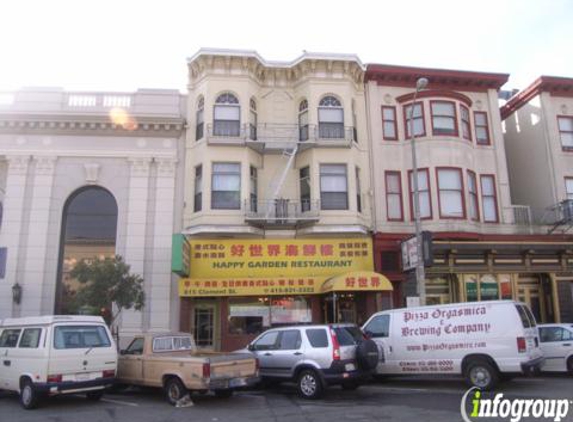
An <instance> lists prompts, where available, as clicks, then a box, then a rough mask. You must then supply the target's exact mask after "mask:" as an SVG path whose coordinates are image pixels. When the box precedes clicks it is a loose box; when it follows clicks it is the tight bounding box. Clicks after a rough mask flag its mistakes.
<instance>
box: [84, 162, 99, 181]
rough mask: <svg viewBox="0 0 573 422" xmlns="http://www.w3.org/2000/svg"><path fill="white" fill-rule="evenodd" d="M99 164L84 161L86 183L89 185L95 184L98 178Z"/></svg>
mask: <svg viewBox="0 0 573 422" xmlns="http://www.w3.org/2000/svg"><path fill="white" fill-rule="evenodd" d="M100 167H101V166H100V165H99V164H98V163H85V164H84V170H85V172H86V183H89V184H91V185H93V184H96V183H97V181H98V179H99V170H100Z"/></svg>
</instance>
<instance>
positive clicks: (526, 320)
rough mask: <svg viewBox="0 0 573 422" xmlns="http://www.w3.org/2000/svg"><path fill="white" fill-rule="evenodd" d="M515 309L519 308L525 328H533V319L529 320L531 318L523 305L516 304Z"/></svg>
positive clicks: (518, 311)
mask: <svg viewBox="0 0 573 422" xmlns="http://www.w3.org/2000/svg"><path fill="white" fill-rule="evenodd" d="M515 309H517V313H518V314H519V318H520V319H521V324H522V325H523V328H531V321H529V318H528V316H527V313H526V312H525V310H524V309H523V306H521V305H515Z"/></svg>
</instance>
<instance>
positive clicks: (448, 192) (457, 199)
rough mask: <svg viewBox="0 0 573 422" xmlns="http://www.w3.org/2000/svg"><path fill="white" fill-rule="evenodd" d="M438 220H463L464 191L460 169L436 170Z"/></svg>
mask: <svg viewBox="0 0 573 422" xmlns="http://www.w3.org/2000/svg"><path fill="white" fill-rule="evenodd" d="M436 173H437V177H438V203H439V206H440V207H439V208H440V218H465V204H464V189H463V182H462V171H461V170H460V169H451V168H436Z"/></svg>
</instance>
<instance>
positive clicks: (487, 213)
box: [481, 174, 499, 223]
mask: <svg viewBox="0 0 573 422" xmlns="http://www.w3.org/2000/svg"><path fill="white" fill-rule="evenodd" d="M481 205H482V208H483V221H485V222H486V223H497V222H498V220H499V217H498V214H497V194H496V191H495V178H494V176H493V175H485V174H483V175H481Z"/></svg>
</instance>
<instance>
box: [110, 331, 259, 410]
mask: <svg viewBox="0 0 573 422" xmlns="http://www.w3.org/2000/svg"><path fill="white" fill-rule="evenodd" d="M258 375H259V363H258V360H257V359H256V358H255V357H254V356H253V355H252V354H250V353H228V354H224V353H215V352H204V351H201V350H199V349H197V347H196V346H195V342H194V340H193V337H191V336H190V335H189V334H185V333H169V334H146V335H143V336H138V337H135V338H134V339H133V341H132V342H131V344H130V345H129V346H128V347H127V349H125V350H122V351H121V354H120V357H119V362H118V368H117V383H118V385H119V386H125V385H139V386H147V387H163V389H164V391H165V395H166V397H167V400H168V401H169V403H171V404H173V405H175V404H176V403H177V402H178V401H180V400H181V399H182V398H183V397H185V396H186V395H187V394H188V393H189V391H199V392H202V393H204V392H207V391H213V392H214V393H215V395H217V396H218V397H230V396H231V395H232V394H233V390H234V389H235V388H238V387H244V386H247V385H252V384H255V383H257V382H258V381H259V378H258Z"/></svg>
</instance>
